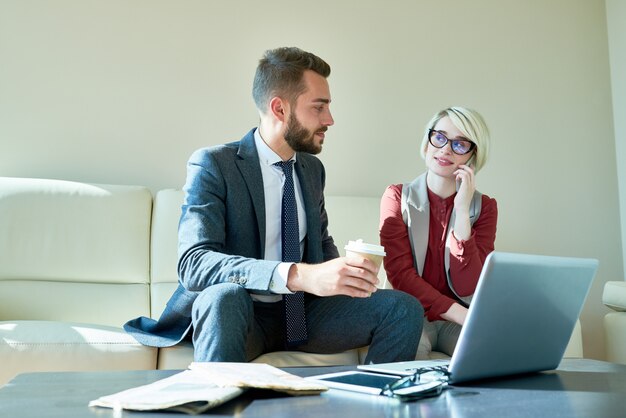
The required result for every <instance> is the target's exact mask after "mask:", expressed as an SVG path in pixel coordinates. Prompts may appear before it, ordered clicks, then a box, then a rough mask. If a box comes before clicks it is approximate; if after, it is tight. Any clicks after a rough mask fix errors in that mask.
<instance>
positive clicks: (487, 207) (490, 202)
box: [481, 193, 498, 212]
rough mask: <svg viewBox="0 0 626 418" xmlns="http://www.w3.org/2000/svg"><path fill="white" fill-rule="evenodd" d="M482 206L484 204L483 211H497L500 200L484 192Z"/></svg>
mask: <svg viewBox="0 0 626 418" xmlns="http://www.w3.org/2000/svg"><path fill="white" fill-rule="evenodd" d="M481 206H482V209H481V211H482V212H487V211H496V212H497V210H498V202H497V201H496V199H494V198H493V197H491V196H489V195H486V194H484V193H482V200H481Z"/></svg>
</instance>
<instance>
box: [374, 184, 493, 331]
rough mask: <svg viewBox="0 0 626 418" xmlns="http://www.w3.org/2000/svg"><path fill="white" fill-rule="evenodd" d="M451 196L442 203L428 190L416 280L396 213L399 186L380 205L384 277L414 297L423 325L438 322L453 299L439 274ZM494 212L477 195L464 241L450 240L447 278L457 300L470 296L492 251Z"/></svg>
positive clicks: (403, 227) (407, 242) (490, 201)
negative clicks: (425, 239)
mask: <svg viewBox="0 0 626 418" xmlns="http://www.w3.org/2000/svg"><path fill="white" fill-rule="evenodd" d="M455 196H456V195H452V196H450V197H448V198H446V199H442V198H440V197H439V196H437V195H436V194H434V193H432V192H431V191H430V190H428V200H429V203H430V225H429V228H430V229H429V231H428V233H429V235H428V250H427V251H426V259H425V260H424V272H423V275H422V276H420V275H419V274H417V270H416V269H415V264H414V261H413V252H412V250H411V242H410V240H409V234H408V231H407V226H406V224H405V223H404V221H403V220H402V213H401V210H400V207H401V204H400V203H401V199H402V185H401V184H394V185H391V186H389V187H388V188H387V189H386V190H385V193H384V195H383V197H382V201H381V203H380V242H381V245H383V246H384V247H385V251H386V252H387V255H386V256H385V263H384V265H385V271H386V272H387V278H388V279H389V281H390V282H391V284H392V285H393V287H394V289H398V290H402V291H404V292H407V293H409V294H411V295H413V296H415V297H416V298H417V299H418V300H419V301H420V303H421V304H422V306H423V307H424V311H425V314H426V317H427V318H428V320H429V321H437V320H441V319H442V318H441V314H443V313H446V312H447V311H448V309H450V306H452V304H453V303H454V302H456V299H455V297H454V294H453V293H452V292H451V291H450V289H449V288H448V283H447V278H446V273H445V269H444V246H445V240H446V231H447V227H448V222H449V220H450V214H451V212H452V208H453V206H454V197H455ZM497 221H498V206H497V203H496V201H495V199H492V198H490V197H489V196H487V195H484V194H483V197H482V207H481V212H480V216H479V218H478V219H477V220H476V222H475V223H474V225H473V226H472V234H471V236H470V238H469V239H468V240H467V241H457V239H456V237H455V236H454V231H453V233H452V236H451V243H452V245H451V247H452V248H451V249H450V277H451V279H452V282H453V284H454V288H455V289H456V291H457V292H458V293H459V294H460V295H463V296H464V295H470V294H472V293H474V290H475V289H476V284H477V282H478V278H479V276H480V271H481V270H482V267H483V264H484V262H485V258H486V257H487V255H488V254H489V253H490V252H492V251H493V249H494V242H495V240H496V223H497Z"/></svg>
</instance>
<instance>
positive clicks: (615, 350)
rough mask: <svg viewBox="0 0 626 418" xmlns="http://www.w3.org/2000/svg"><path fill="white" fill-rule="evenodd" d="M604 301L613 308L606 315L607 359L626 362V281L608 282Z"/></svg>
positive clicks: (603, 295)
mask: <svg viewBox="0 0 626 418" xmlns="http://www.w3.org/2000/svg"><path fill="white" fill-rule="evenodd" d="M602 302H603V303H604V304H605V305H606V306H607V307H609V308H611V309H612V312H609V313H607V314H606V315H605V316H604V332H605V335H606V359H607V360H608V361H610V362H612V363H621V364H626V281H623V280H621V281H611V282H606V283H605V284H604V292H603V294H602Z"/></svg>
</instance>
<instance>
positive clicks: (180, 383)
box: [89, 362, 328, 414]
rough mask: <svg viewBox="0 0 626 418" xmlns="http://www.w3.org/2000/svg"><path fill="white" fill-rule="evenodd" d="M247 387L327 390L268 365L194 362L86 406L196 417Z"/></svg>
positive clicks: (310, 391) (307, 392)
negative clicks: (181, 369) (181, 370)
mask: <svg viewBox="0 0 626 418" xmlns="http://www.w3.org/2000/svg"><path fill="white" fill-rule="evenodd" d="M247 388H259V389H271V390H275V391H279V392H285V393H288V394H291V395H317V394H320V393H321V392H323V391H325V390H327V389H328V388H327V387H326V386H324V385H322V384H319V383H316V382H312V381H308V380H305V379H303V378H301V377H299V376H295V375H292V374H289V373H287V372H285V371H283V370H280V369H277V368H276V367H273V366H270V365H268V364H262V363H199V362H194V363H192V364H191V365H190V366H189V370H185V371H183V372H181V373H177V374H175V375H173V376H170V377H167V378H165V379H162V380H158V381H156V382H154V383H151V384H149V385H144V386H139V387H136V388H132V389H128V390H125V391H122V392H118V393H115V394H113V395H108V396H102V397H100V398H98V399H96V400H94V401H91V402H90V403H89V406H100V407H106V408H114V409H129V410H136V411H150V410H169V411H178V412H185V413H189V414H198V413H202V412H204V411H206V410H207V409H210V408H213V407H216V406H218V405H221V404H223V403H224V402H227V401H229V400H230V399H233V398H235V397H236V396H238V395H240V394H241V393H243V391H244V390H245V389H247Z"/></svg>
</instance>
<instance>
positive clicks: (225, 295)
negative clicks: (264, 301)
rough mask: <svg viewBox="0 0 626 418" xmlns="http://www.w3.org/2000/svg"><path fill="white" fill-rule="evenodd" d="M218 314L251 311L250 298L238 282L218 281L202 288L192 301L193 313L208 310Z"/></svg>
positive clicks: (195, 315)
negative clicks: (218, 282)
mask: <svg viewBox="0 0 626 418" xmlns="http://www.w3.org/2000/svg"><path fill="white" fill-rule="evenodd" d="M209 310H210V311H214V312H216V313H219V316H221V317H223V316H230V314H234V313H239V314H241V312H246V313H248V314H250V313H252V311H253V304H252V298H251V297H250V294H249V293H248V291H247V290H246V289H244V288H243V287H241V286H240V285H238V284H233V283H220V284H216V285H213V286H209V287H207V288H206V289H204V290H203V291H202V292H200V294H199V295H198V297H197V298H196V300H195V301H194V303H193V315H194V317H198V316H199V315H206V314H207V313H208V311H209Z"/></svg>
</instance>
